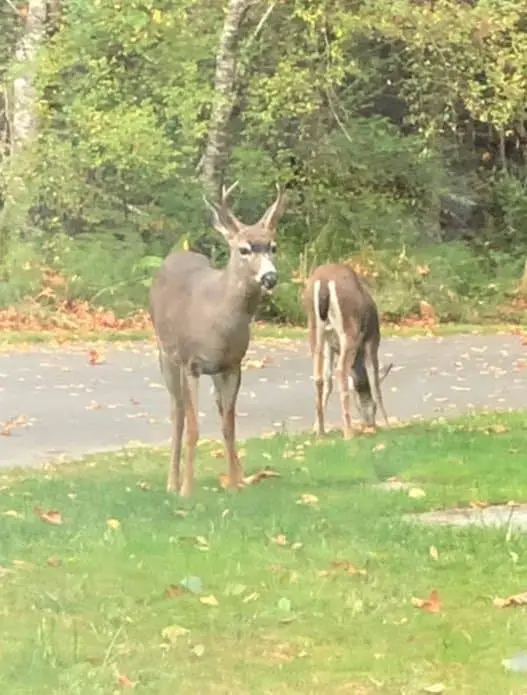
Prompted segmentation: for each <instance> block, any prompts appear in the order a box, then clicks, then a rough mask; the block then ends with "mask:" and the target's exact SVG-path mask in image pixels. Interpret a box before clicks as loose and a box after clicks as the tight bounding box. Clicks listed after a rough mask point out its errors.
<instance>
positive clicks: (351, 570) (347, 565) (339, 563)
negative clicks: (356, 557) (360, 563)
mask: <svg viewBox="0 0 527 695" xmlns="http://www.w3.org/2000/svg"><path fill="white" fill-rule="evenodd" d="M331 566H332V567H334V568H335V569H339V570H344V572H345V573H346V574H351V575H361V576H363V577H365V576H366V575H367V574H368V573H367V571H366V570H365V569H364V568H362V567H356V566H355V565H354V564H352V563H351V562H349V560H334V561H333V562H332V563H331Z"/></svg>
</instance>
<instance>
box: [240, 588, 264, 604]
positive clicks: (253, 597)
mask: <svg viewBox="0 0 527 695" xmlns="http://www.w3.org/2000/svg"><path fill="white" fill-rule="evenodd" d="M259 598H260V594H259V593H258V592H257V591H253V593H252V594H248V595H247V596H245V597H244V598H243V600H242V602H243V603H250V602H251V601H256V600H257V599H259Z"/></svg>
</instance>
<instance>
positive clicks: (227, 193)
mask: <svg viewBox="0 0 527 695" xmlns="http://www.w3.org/2000/svg"><path fill="white" fill-rule="evenodd" d="M237 185H238V179H236V181H235V182H234V183H233V184H231V185H230V186H229V188H225V186H224V185H223V186H222V187H221V201H220V202H221V204H222V205H225V204H226V203H227V199H228V197H229V196H230V194H231V193H232V192H233V190H234V189H235V188H236V187H237Z"/></svg>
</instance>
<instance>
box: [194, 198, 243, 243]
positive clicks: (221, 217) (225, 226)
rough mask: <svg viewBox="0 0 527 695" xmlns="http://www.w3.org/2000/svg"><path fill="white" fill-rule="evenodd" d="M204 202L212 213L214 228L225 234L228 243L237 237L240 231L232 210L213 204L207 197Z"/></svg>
mask: <svg viewBox="0 0 527 695" xmlns="http://www.w3.org/2000/svg"><path fill="white" fill-rule="evenodd" d="M203 200H204V202H205V205H206V206H207V207H208V208H209V210H210V211H211V213H212V226H213V227H214V229H215V230H216V231H217V232H219V233H220V234H223V236H224V237H225V238H226V239H227V241H228V240H229V239H233V238H234V237H235V236H237V235H238V233H239V231H240V229H239V227H238V224H237V221H236V218H235V217H234V215H233V214H232V213H231V212H230V210H228V209H227V208H225V207H224V206H221V205H217V204H216V203H211V202H210V201H209V200H207V198H206V197H205V196H203Z"/></svg>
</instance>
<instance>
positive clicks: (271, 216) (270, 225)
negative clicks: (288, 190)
mask: <svg viewBox="0 0 527 695" xmlns="http://www.w3.org/2000/svg"><path fill="white" fill-rule="evenodd" d="M283 204H284V193H283V191H282V189H281V188H280V184H279V183H277V184H276V200H275V201H274V203H272V205H270V206H269V207H268V208H267V210H266V211H265V212H264V214H263V216H262V218H261V220H260V224H261V225H263V226H264V227H266V229H268V230H269V231H271V230H274V229H275V228H276V225H277V223H278V218H279V217H280V215H281V214H282V211H283Z"/></svg>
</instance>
